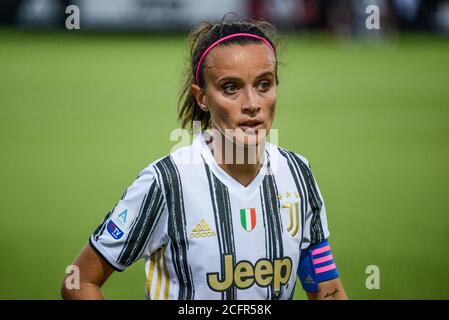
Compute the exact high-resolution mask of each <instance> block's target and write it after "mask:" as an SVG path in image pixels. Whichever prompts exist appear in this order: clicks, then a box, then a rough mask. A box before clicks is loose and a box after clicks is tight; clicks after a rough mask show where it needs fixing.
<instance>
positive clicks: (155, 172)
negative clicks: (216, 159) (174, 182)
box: [138, 145, 201, 185]
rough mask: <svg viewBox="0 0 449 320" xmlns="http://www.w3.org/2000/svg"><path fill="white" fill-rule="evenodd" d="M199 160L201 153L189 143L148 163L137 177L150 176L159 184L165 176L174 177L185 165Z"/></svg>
mask: <svg viewBox="0 0 449 320" xmlns="http://www.w3.org/2000/svg"><path fill="white" fill-rule="evenodd" d="M200 160H201V155H200V154H199V153H198V152H195V150H194V148H193V147H192V146H191V145H190V146H187V147H181V148H178V149H176V150H174V151H173V152H171V153H169V154H167V155H165V156H163V157H161V158H159V159H157V160H154V161H153V162H151V163H150V164H148V166H147V167H146V168H145V169H143V170H142V171H141V172H140V173H139V176H138V178H142V177H146V178H147V179H148V178H150V177H151V178H153V179H155V180H156V182H157V183H158V184H159V185H162V184H163V180H165V179H166V178H170V179H172V178H176V176H178V175H179V171H180V170H184V167H185V166H186V165H190V164H194V163H198V161H200Z"/></svg>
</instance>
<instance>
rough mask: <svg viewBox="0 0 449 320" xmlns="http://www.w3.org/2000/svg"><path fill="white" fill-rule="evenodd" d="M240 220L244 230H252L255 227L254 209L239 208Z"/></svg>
mask: <svg viewBox="0 0 449 320" xmlns="http://www.w3.org/2000/svg"><path fill="white" fill-rule="evenodd" d="M240 221H241V222H242V227H243V229H245V230H246V231H248V232H249V231H252V230H253V229H254V228H255V227H256V209H254V208H249V209H240Z"/></svg>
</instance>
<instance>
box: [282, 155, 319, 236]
mask: <svg viewBox="0 0 449 320" xmlns="http://www.w3.org/2000/svg"><path fill="white" fill-rule="evenodd" d="M279 150H280V151H281V153H282V154H283V155H284V156H285V157H286V158H287V159H290V161H291V162H292V163H293V164H294V166H295V167H296V168H297V169H299V170H300V172H301V175H302V177H303V178H304V181H305V184H306V188H307V195H308V197H307V198H308V199H309V200H310V208H311V210H312V221H311V223H310V237H311V239H310V241H311V244H312V245H313V244H316V243H319V242H321V241H323V240H324V231H323V225H322V223H321V218H320V212H321V208H322V206H323V203H322V201H321V198H320V196H319V193H318V190H317V187H316V182H315V179H314V177H313V174H312V171H311V169H310V168H309V167H308V166H307V165H306V164H305V163H304V162H303V161H302V160H301V159H300V158H299V157H298V156H297V155H296V154H295V153H293V152H289V151H287V150H281V149H279ZM285 154H288V155H289V156H290V157H287V156H286V155H285ZM289 165H290V164H289ZM306 218H308V217H306Z"/></svg>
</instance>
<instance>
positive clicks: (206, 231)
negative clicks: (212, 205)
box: [190, 219, 217, 239]
mask: <svg viewBox="0 0 449 320" xmlns="http://www.w3.org/2000/svg"><path fill="white" fill-rule="evenodd" d="M216 235H217V234H216V233H215V231H212V229H211V228H210V227H209V225H208V224H207V222H206V220H204V219H202V220H201V221H200V223H198V224H197V225H196V227H195V228H193V229H192V232H191V233H190V238H191V239H193V238H206V237H215V236H216Z"/></svg>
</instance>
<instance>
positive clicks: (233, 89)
mask: <svg viewBox="0 0 449 320" xmlns="http://www.w3.org/2000/svg"><path fill="white" fill-rule="evenodd" d="M237 91H238V88H237V86H236V85H235V84H233V83H228V84H225V85H224V86H223V92H224V93H225V94H234V93H237Z"/></svg>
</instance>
